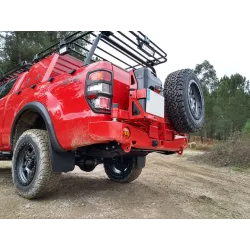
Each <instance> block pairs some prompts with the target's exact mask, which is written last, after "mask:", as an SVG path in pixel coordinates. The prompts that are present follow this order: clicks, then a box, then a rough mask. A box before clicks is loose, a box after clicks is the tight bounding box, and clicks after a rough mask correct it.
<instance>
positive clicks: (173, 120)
mask: <svg viewBox="0 0 250 250" xmlns="http://www.w3.org/2000/svg"><path fill="white" fill-rule="evenodd" d="M188 74H194V72H193V71H192V70H191V69H182V70H177V71H175V72H173V73H171V74H169V75H168V76H167V78H166V80H165V83H164V91H163V93H164V97H165V112H166V115H167V118H168V120H169V122H170V124H171V125H172V127H173V128H174V129H175V130H176V131H177V132H179V133H193V132H196V131H198V130H199V129H200V126H198V125H197V124H195V123H194V122H192V120H191V119H190V118H189V116H188V114H187V107H185V103H184V98H185V97H184V87H185V86H184V83H185V77H186V76H187V75H188ZM195 77H196V76H195ZM196 78H197V77H196ZM197 82H199V80H198V79H197Z"/></svg>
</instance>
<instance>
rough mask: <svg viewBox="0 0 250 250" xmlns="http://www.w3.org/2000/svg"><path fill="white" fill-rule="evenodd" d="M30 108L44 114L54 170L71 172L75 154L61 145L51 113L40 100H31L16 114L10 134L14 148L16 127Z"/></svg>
mask: <svg viewBox="0 0 250 250" xmlns="http://www.w3.org/2000/svg"><path fill="white" fill-rule="evenodd" d="M28 110H32V111H34V112H37V113H38V114H39V115H41V116H42V118H43V120H44V122H45V124H46V128H47V130H48V133H49V140H50V145H49V146H50V155H51V164H52V170H53V171H54V172H69V171H72V170H73V169H74V166H75V154H74V152H72V151H66V150H64V149H63V148H62V147H61V145H60V144H59V142H58V140H57V137H56V133H55V130H54V126H53V123H52V120H51V117H50V115H49V112H48V110H47V109H46V108H45V106H44V105H43V104H42V103H40V102H30V103H28V104H26V105H25V106H24V107H23V108H22V109H21V110H20V111H19V112H18V113H17V115H16V117H15V119H14V122H13V125H12V128H11V134H10V141H11V147H12V149H13V137H14V134H15V127H16V124H17V121H18V119H19V118H20V117H21V115H22V114H23V113H24V112H25V111H28Z"/></svg>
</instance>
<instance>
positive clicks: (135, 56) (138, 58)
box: [0, 31, 167, 84]
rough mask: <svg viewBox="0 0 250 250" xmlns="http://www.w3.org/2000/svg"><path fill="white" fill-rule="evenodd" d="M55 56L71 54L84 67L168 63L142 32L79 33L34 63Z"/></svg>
mask: <svg viewBox="0 0 250 250" xmlns="http://www.w3.org/2000/svg"><path fill="white" fill-rule="evenodd" d="M53 53H59V54H60V55H65V54H70V55H71V56H74V57H75V58H77V59H79V60H81V61H82V62H83V64H84V65H88V64H89V63H91V62H95V61H98V60H104V61H110V62H112V63H113V64H115V65H117V66H119V67H121V68H123V69H125V70H130V69H137V68H140V67H149V68H151V69H152V70H153V71H154V72H155V69H154V66H156V65H159V64H161V63H165V62H166V61H167V54H166V53H165V52H164V51H163V50H162V49H160V48H159V47H158V46H157V45H156V44H155V43H153V42H152V41H151V40H150V39H149V38H148V37H147V36H146V35H144V34H143V33H142V32H140V31H128V32H121V31H115V32H111V31H77V32H74V33H73V34H71V35H69V36H67V37H65V38H64V39H63V40H61V41H59V42H57V43H55V44H53V45H52V46H50V47H49V48H47V49H46V50H43V51H41V52H40V53H38V54H36V55H35V57H34V59H33V62H32V64H34V63H36V62H39V61H40V60H42V59H43V58H46V57H48V56H49V55H51V54H53ZM32 64H28V63H27V62H24V63H23V64H22V65H21V66H20V65H19V67H16V68H15V69H12V70H11V71H8V72H6V73H5V74H4V76H3V77H2V78H1V79H0V84H2V83H3V82H5V81H6V80H10V79H11V78H13V77H15V76H17V75H18V74H20V73H21V72H24V71H26V70H28V69H29V68H30V67H31V66H32Z"/></svg>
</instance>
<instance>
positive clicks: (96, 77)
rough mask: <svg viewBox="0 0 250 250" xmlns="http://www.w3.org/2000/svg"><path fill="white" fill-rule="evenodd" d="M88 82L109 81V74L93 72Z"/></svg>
mask: <svg viewBox="0 0 250 250" xmlns="http://www.w3.org/2000/svg"><path fill="white" fill-rule="evenodd" d="M89 80H90V81H107V82H110V81H111V73H110V72H108V71H95V72H93V73H91V74H90V75H89Z"/></svg>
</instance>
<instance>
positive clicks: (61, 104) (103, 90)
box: [0, 31, 204, 199]
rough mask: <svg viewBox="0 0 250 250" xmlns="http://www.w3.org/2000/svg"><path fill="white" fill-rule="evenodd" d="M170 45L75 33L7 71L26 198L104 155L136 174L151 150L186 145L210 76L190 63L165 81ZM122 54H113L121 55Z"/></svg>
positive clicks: (5, 100) (125, 176) (8, 125)
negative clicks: (204, 78) (201, 75)
mask: <svg viewBox="0 0 250 250" xmlns="http://www.w3.org/2000/svg"><path fill="white" fill-rule="evenodd" d="M166 57H167V55H166V53H165V52H164V51H163V50H162V49H160V48H159V47H158V46H157V45H156V44H155V43H153V42H152V41H151V40H150V39H149V38H148V37H147V36H145V35H144V34H143V33H142V32H132V31H131V32H127V33H124V32H110V31H101V32H93V31H87V32H75V33H74V34H72V35H70V36H68V37H66V38H65V39H64V40H62V41H60V42H59V43H56V44H54V45H53V46H51V47H50V48H48V49H46V50H45V51H42V52H41V53H39V54H37V55H36V56H35V58H34V60H33V61H32V63H26V62H25V63H23V64H22V65H20V66H19V67H17V68H15V69H13V70H11V71H9V72H7V73H6V74H5V75H4V76H3V77H2V78H1V79H0V114H1V116H0V151H1V152H0V159H1V160H10V159H12V177H13V182H14V185H15V188H16V190H17V192H18V193H19V194H20V195H21V196H22V197H25V198H28V199H32V198H38V197H41V196H43V195H45V194H47V193H48V192H50V191H52V190H54V189H55V188H56V187H57V185H58V183H59V180H60V173H62V172H69V171H72V170H73V169H74V167H75V165H76V166H79V167H80V169H81V170H83V171H87V172H89V171H92V170H94V168H95V167H96V166H97V165H98V164H103V166H104V170H105V172H106V174H107V176H108V177H109V178H110V179H111V180H113V181H116V182H120V183H125V182H131V181H133V180H135V179H136V178H137V177H138V176H139V175H140V173H141V171H142V169H143V167H144V166H145V162H146V156H147V155H148V154H149V153H151V152H161V153H165V154H171V153H179V154H181V153H182V151H183V149H184V148H186V147H187V143H188V141H187V136H186V133H189V132H195V131H197V130H198V129H200V128H201V126H202V125H203V122H204V100H203V94H202V89H201V85H200V83H199V80H198V79H197V77H196V75H195V74H194V73H193V71H191V70H189V69H185V70H179V71H176V72H173V73H171V74H170V75H169V76H168V77H167V78H166V80H165V83H164V84H162V82H161V81H160V79H159V78H157V75H156V71H155V68H154V67H155V66H157V65H158V64H161V63H164V62H166V60H167V59H166ZM111 61H112V63H111Z"/></svg>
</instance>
